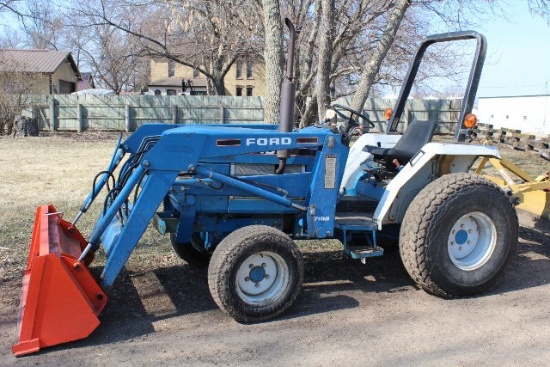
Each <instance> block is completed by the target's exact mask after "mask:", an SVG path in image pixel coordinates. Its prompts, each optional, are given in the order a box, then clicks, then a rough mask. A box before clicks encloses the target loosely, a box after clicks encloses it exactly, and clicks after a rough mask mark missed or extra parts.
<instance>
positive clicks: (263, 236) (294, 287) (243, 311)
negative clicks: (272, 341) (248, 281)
mask: <svg viewBox="0 0 550 367" xmlns="http://www.w3.org/2000/svg"><path fill="white" fill-rule="evenodd" d="M273 238H276V241H273ZM257 241H259V242H262V241H269V242H276V244H275V246H282V247H284V248H285V249H286V250H289V251H290V252H291V253H292V257H293V258H294V259H296V263H297V264H296V265H297V269H296V270H297V271H296V274H295V276H294V278H293V279H292V282H291V284H290V285H289V287H290V288H291V289H290V291H289V292H290V293H289V295H288V296H286V297H285V298H286V299H285V300H284V302H283V303H282V304H274V305H269V306H265V307H263V308H262V309H261V311H260V312H258V310H254V309H253V307H251V306H248V307H247V306H246V305H240V306H239V305H237V303H235V302H234V300H232V299H231V296H230V295H231V294H232V292H233V289H232V284H233V282H232V280H231V277H232V269H233V265H234V264H236V263H237V262H238V261H239V258H240V256H241V253H242V251H243V250H244V249H246V248H247V247H248V246H249V244H250V243H251V242H257ZM303 278H304V266H303V262H302V256H301V254H300V251H299V250H298V248H297V246H296V244H295V243H294V241H293V240H292V239H291V238H290V237H289V236H288V235H286V234H285V233H283V232H281V231H280V230H278V229H275V228H273V227H269V226H265V225H251V226H247V227H242V228H240V229H238V230H236V231H234V232H232V233H230V234H229V235H228V236H227V237H226V238H225V239H224V240H223V241H221V242H220V244H219V245H218V246H217V247H216V250H215V251H214V254H213V255H212V258H211V260H210V266H209V267H208V286H209V288H210V293H211V295H212V298H213V299H214V302H216V304H217V305H218V307H219V308H220V309H222V310H223V311H225V312H226V313H228V314H229V315H231V316H232V317H233V318H234V319H235V320H236V321H237V322H240V323H255V322H261V321H265V320H269V319H271V318H274V317H276V316H278V315H280V314H281V313H283V312H284V311H285V310H287V309H288V308H289V307H290V306H291V305H292V304H293V303H294V301H295V300H296V298H297V297H298V295H299V293H300V290H301V287H302V283H303Z"/></svg>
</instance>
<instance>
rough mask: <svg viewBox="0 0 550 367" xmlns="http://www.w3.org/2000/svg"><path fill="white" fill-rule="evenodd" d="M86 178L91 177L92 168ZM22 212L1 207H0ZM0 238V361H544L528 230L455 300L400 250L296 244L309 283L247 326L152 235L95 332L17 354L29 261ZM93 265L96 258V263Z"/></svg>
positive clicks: (18, 238)
mask: <svg viewBox="0 0 550 367" xmlns="http://www.w3.org/2000/svg"><path fill="white" fill-rule="evenodd" d="M36 142H37V140H36V141H35V143H36ZM76 143H79V142H78V141H77V142H76ZM76 143H75V144H76ZM2 144H4V145H5V144H7V143H6V141H0V148H2ZM9 144H13V143H9ZM63 145H66V142H62V144H60V145H59V146H57V147H56V149H57V150H58V151H59V150H61V149H63ZM106 146H107V145H106ZM109 146H110V145H109ZM12 148H13V147H12ZM89 149H90V150H92V149H93V147H92V146H90V147H89ZM106 150H108V151H110V150H111V148H108V149H107V148H106ZM0 153H1V149H0ZM63 154H64V153H60V156H64V155H63ZM94 159H96V160H100V159H98V158H94ZM0 160H1V155H0ZM106 161H107V159H105V160H104V162H100V163H101V164H103V163H105V162H106ZM7 164H8V163H7V162H6V161H2V165H3V166H2V167H3V168H4V167H7ZM64 169H67V168H66V167H65V168H64ZM85 176H86V177H85V179H86V180H85V181H86V182H87V181H88V180H89V178H90V177H88V176H91V177H93V173H88V174H87V175H85ZM56 179H59V177H58V178H55V179H52V181H55V180H56ZM48 182H49V181H48ZM8 184H9V180H8ZM84 191H85V190H84ZM3 195H4V196H5V195H6V194H3ZM36 196H38V197H40V193H37V194H36ZM77 196H80V197H81V194H80V193H79V194H78V195H77ZM4 199H5V198H4ZM29 200H30V199H29ZM33 200H34V199H33ZM30 201H32V200H30ZM4 204H5V205H6V203H4ZM8 204H9V205H15V204H14V203H11V204H10V203H8ZM69 204H71V203H69ZM67 205H68V204H67ZM71 205H72V204H71ZM18 210H19V209H18V208H16V210H13V209H10V208H6V207H4V210H3V211H4V213H2V216H3V217H6V216H7V215H8V212H9V213H10V215H14V216H16V215H18V213H17V211H18ZM22 210H23V209H20V210H19V211H22ZM22 215H24V216H26V215H27V214H26V213H23V214H22ZM0 219H1V218H0ZM6 223H9V221H8V220H7V219H6V220H3V221H0V231H3V232H2V237H4V238H6V236H7V237H9V238H10V241H12V242H10V243H16V244H17V245H18V246H22V247H25V246H28V242H27V244H25V243H24V241H28V236H29V233H30V230H28V229H25V230H24V231H23V230H17V231H16V230H10V228H11V227H10V228H8V224H6ZM2 225H3V226H4V227H2ZM19 225H24V226H28V225H29V221H27V222H25V223H23V224H19ZM31 225H32V221H31ZM19 232H22V233H19ZM23 238H27V240H23ZM6 241H7V240H4V239H2V240H1V241H0V250H3V251H4V252H0V255H2V256H3V257H0V260H1V261H2V263H1V266H2V267H3V268H5V269H4V273H0V275H2V274H4V276H1V277H0V366H61V365H63V366H65V365H67V366H95V365H106V364H109V365H113V366H149V365H153V364H154V365H238V366H246V365H258V364H261V363H263V364H268V365H275V366H279V365H280V366H288V365H295V366H329V365H330V366H333V365H335V366H356V365H357V366H359V365H361V366H550V235H549V234H545V233H541V232H537V231H534V230H530V229H527V228H521V231H520V244H519V247H518V253H517V255H516V257H515V259H514V262H513V264H512V266H511V267H510V269H509V271H508V272H507V274H506V276H505V277H504V279H503V281H502V282H501V283H500V284H499V285H497V286H496V287H495V288H493V289H492V290H491V291H490V292H488V293H485V294H483V295H479V296H476V297H471V298H463V299H455V300H443V299H440V298H437V297H434V296H431V295H428V294H426V293H425V292H424V291H422V290H419V289H417V288H416V287H415V285H414V284H413V282H412V280H411V279H410V278H409V277H408V275H407V273H406V271H405V269H404V268H403V266H402V264H401V260H400V258H399V253H398V251H397V250H396V248H395V247H390V248H387V249H386V255H385V256H383V257H380V258H374V259H370V260H368V261H367V264H366V265H363V264H361V263H360V262H358V261H351V260H345V259H342V257H341V254H340V251H339V250H338V249H339V247H338V245H337V244H334V243H331V242H330V241H327V242H326V243H325V242H316V243H314V244H309V245H308V244H306V243H300V247H301V250H302V252H303V254H304V262H305V282H304V287H303V290H302V293H301V295H300V296H299V298H298V300H297V302H296V304H295V305H294V306H293V307H292V308H291V309H290V310H289V311H287V312H286V313H285V314H284V315H282V316H281V317H279V318H277V319H275V320H272V321H270V322H265V323H260V324H253V325H241V324H238V323H236V322H235V321H233V319H231V318H230V317H229V316H227V315H225V314H223V313H222V312H221V311H220V310H219V309H218V308H217V307H216V305H215V303H214V301H213V300H212V298H211V296H210V294H209V291H208V285H207V279H206V270H204V269H196V268H193V267H190V266H188V265H187V264H186V263H185V262H183V260H179V259H178V258H177V257H176V256H175V255H174V254H173V253H172V252H171V249H170V245H169V243H168V241H167V240H166V239H158V238H157V237H153V238H152V239H150V240H147V241H148V243H147V244H146V245H144V246H142V248H138V249H137V250H136V252H134V254H132V258H131V261H130V262H129V263H128V264H127V267H126V269H125V270H124V271H123V273H122V274H121V275H120V276H119V278H118V279H117V281H116V283H115V285H114V286H113V287H112V288H111V290H110V291H109V293H108V295H109V302H108V304H107V307H106V308H105V310H104V311H103V313H102V314H101V316H100V319H101V323H102V324H101V325H100V327H99V328H98V329H97V330H96V331H94V333H93V334H92V335H91V336H90V337H88V338H86V339H83V340H81V341H76V342H71V343H68V344H64V345H59V346H56V347H53V348H47V349H44V350H43V351H42V352H40V353H38V354H34V355H30V356H26V357H22V358H15V357H13V356H12V353H11V345H12V343H13V342H14V341H15V332H16V324H17V309H18V303H19V293H20V287H21V278H20V277H18V276H13V274H14V273H13V272H12V271H11V270H9V269H11V268H15V267H18V268H19V269H21V268H20V266H21V264H22V261H23V260H24V259H23V260H22V259H21V255H20V254H19V252H17V253H15V252H10V251H11V250H10V249H8V247H9V246H11V245H10V244H7V242H6ZM151 248H154V253H152V251H151ZM4 253H7V254H8V255H3V254H4ZM14 253H15V255H13V254H14ZM10 254H12V255H10ZM99 260H101V259H99ZM100 267H101V261H99V263H98V264H97V265H96V266H95V267H94V269H93V270H94V271H95V272H98V271H100ZM8 268H9V269H8ZM6 269H8V270H6ZM19 271H20V270H19Z"/></svg>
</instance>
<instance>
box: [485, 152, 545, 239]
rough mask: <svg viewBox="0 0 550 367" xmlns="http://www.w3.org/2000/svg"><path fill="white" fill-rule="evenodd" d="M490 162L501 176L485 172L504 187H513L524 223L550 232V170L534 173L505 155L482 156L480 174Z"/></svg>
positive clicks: (490, 178) (520, 218)
mask: <svg viewBox="0 0 550 367" xmlns="http://www.w3.org/2000/svg"><path fill="white" fill-rule="evenodd" d="M487 163H490V164H491V165H492V166H493V167H494V168H495V169H496V170H497V171H498V173H499V174H500V176H501V177H500V178H499V177H494V176H490V175H485V177H487V178H488V179H489V180H491V181H493V182H494V183H496V184H497V185H499V186H500V187H502V188H503V189H504V190H510V191H511V192H512V195H513V197H514V198H515V199H516V201H517V202H518V205H517V206H516V209H517V212H518V218H519V221H520V223H521V224H522V225H523V226H526V227H530V228H535V229H540V230H544V231H546V232H550V171H549V172H546V173H544V174H542V175H540V176H538V177H533V176H531V175H530V174H528V173H527V172H525V171H524V170H523V169H521V168H519V167H518V166H516V165H515V164H514V163H512V162H510V161H509V160H508V159H506V158H502V159H501V160H499V159H496V158H483V159H482V160H481V162H480V164H479V166H478V167H477V169H476V173H477V174H482V170H483V169H484V168H485V166H486V165H487Z"/></svg>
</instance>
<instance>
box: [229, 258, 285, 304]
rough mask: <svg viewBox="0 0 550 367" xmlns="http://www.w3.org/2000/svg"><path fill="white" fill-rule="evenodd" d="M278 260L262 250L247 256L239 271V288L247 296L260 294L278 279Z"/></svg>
mask: <svg viewBox="0 0 550 367" xmlns="http://www.w3.org/2000/svg"><path fill="white" fill-rule="evenodd" d="M278 268H279V266H278V262H276V261H275V259H274V257H273V256H269V255H268V254H264V253H262V252H260V253H257V254H254V255H252V256H250V257H249V258H247V259H246V260H245V261H244V262H243V263H242V265H241V266H240V268H239V270H238V271H237V286H238V289H239V290H240V291H241V292H242V293H243V294H244V295H246V296H258V295H261V294H262V293H264V292H266V291H268V290H269V289H270V288H271V287H272V286H273V285H274V283H275V282H276V281H277V275H278Z"/></svg>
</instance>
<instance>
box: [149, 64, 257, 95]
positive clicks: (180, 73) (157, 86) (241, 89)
mask: <svg viewBox="0 0 550 367" xmlns="http://www.w3.org/2000/svg"><path fill="white" fill-rule="evenodd" d="M150 63H151V64H150V66H151V67H150V70H151V75H150V76H151V82H150V83H149V84H148V85H147V86H148V87H149V91H150V93H154V94H159V95H166V94H168V95H170V94H188V95H200V94H207V80H206V78H205V77H204V76H202V75H201V74H200V73H198V72H197V71H196V70H194V69H193V68H191V67H188V66H185V65H181V64H177V63H175V62H173V61H168V60H164V59H151V61H150ZM182 83H185V86H186V87H185V91H183V88H182ZM224 83H225V95H226V96H263V95H265V64H264V61H263V59H261V58H258V57H256V58H253V57H246V56H243V57H240V58H238V59H237V60H236V61H235V63H233V65H232V66H231V69H230V70H229V72H228V73H227V74H226V76H225V80H224Z"/></svg>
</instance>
